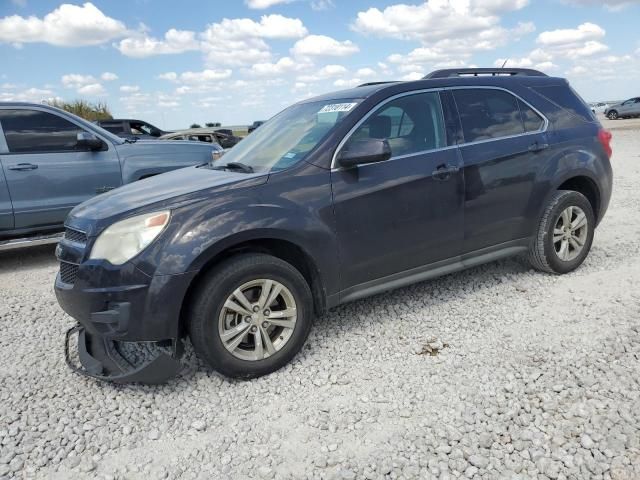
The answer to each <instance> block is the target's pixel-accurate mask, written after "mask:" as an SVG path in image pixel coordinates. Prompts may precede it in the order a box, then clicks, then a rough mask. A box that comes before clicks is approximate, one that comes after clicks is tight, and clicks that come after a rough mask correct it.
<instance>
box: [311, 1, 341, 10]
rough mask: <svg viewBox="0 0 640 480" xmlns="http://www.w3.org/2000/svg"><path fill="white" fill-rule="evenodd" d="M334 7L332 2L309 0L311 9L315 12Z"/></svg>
mask: <svg viewBox="0 0 640 480" xmlns="http://www.w3.org/2000/svg"><path fill="white" fill-rule="evenodd" d="M334 7H335V4H334V3H333V0H311V9H312V10H314V11H316V12H321V11H323V10H329V9H330V8H334Z"/></svg>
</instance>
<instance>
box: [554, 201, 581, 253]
mask: <svg viewBox="0 0 640 480" xmlns="http://www.w3.org/2000/svg"><path fill="white" fill-rule="evenodd" d="M588 234H589V224H588V221H587V216H586V214H585V213H584V211H583V210H582V209H581V208H580V207H576V206H569V207H567V208H565V209H564V210H563V211H562V213H560V216H559V217H558V219H557V220H556V223H555V226H554V228H553V248H554V250H555V252H556V255H557V256H558V258H559V259H560V260H562V261H564V262H570V261H571V260H574V259H575V258H576V257H577V256H578V255H580V253H581V252H582V250H583V249H584V245H585V243H586V241H587V237H588Z"/></svg>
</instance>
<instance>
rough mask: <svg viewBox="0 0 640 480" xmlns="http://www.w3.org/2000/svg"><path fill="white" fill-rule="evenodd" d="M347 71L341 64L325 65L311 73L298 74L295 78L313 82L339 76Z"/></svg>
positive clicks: (304, 81)
mask: <svg viewBox="0 0 640 480" xmlns="http://www.w3.org/2000/svg"><path fill="white" fill-rule="evenodd" d="M347 72H348V70H347V69H346V68H345V67H343V66H342V65H325V66H324V67H322V68H321V69H319V70H318V71H316V72H314V73H312V74H308V75H300V76H299V77H298V78H297V79H296V80H298V81H300V82H303V83H314V82H318V81H321V80H326V79H328V78H335V77H341V76H343V75H345V74H346V73H347Z"/></svg>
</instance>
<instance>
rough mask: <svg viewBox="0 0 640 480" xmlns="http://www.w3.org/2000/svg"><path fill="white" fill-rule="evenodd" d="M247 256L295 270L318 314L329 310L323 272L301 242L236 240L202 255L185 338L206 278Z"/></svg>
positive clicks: (192, 286) (271, 238)
mask: <svg viewBox="0 0 640 480" xmlns="http://www.w3.org/2000/svg"><path fill="white" fill-rule="evenodd" d="M245 253H264V254H268V255H272V256H274V257H276V258H279V259H281V260H283V261H285V262H287V263H289V264H290V265H292V266H293V267H295V268H296V269H297V270H298V271H299V272H300V273H301V274H302V276H303V277H304V278H305V280H306V281H307V283H308V285H309V288H310V290H311V294H312V297H313V306H314V312H315V314H316V315H320V314H322V313H323V312H325V311H326V309H327V295H326V289H325V285H324V281H323V279H322V276H321V274H320V270H319V269H318V266H317V265H316V263H315V262H314V261H313V259H312V257H311V255H309V253H308V252H306V251H305V250H304V249H303V248H302V247H301V246H300V245H299V244H298V243H296V242H293V241H291V240H289V239H283V238H280V237H276V236H264V237H258V238H251V239H242V238H236V239H235V241H233V240H230V241H228V242H227V243H226V245H225V246H224V247H223V248H211V249H209V251H206V252H204V253H203V254H202V255H201V256H200V259H199V262H198V263H199V264H200V268H199V271H198V274H197V275H196V276H195V277H194V278H193V280H192V281H191V283H190V285H189V287H188V289H187V292H186V294H185V295H184V297H183V301H182V308H181V311H180V335H184V333H185V332H186V330H185V327H186V313H187V308H188V305H189V304H190V302H191V299H192V298H193V295H194V293H195V292H196V290H197V287H198V285H199V284H200V282H201V281H202V279H203V278H204V277H205V276H206V275H207V274H208V273H209V272H210V271H211V270H212V269H214V268H215V267H216V266H217V265H219V264H220V263H221V262H223V261H225V260H228V259H230V258H232V257H234V256H237V255H242V254H245Z"/></svg>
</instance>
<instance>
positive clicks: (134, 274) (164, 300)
mask: <svg viewBox="0 0 640 480" xmlns="http://www.w3.org/2000/svg"><path fill="white" fill-rule="evenodd" d="M101 263H104V262H99V263H96V262H88V263H87V264H80V265H77V266H76V268H77V272H76V273H75V280H74V282H73V283H66V282H65V281H63V279H62V277H61V274H60V273H58V275H57V276H56V281H55V293H56V297H57V299H58V303H59V304H60V306H61V307H62V309H63V310H64V311H65V312H67V313H68V314H69V315H70V316H71V317H73V318H75V319H76V320H77V321H78V322H79V323H80V324H81V325H82V326H83V327H84V328H85V329H86V330H87V331H88V332H89V333H91V334H92V335H100V336H104V337H105V338H108V339H110V340H118V341H125V342H159V341H163V340H175V339H177V338H179V336H180V332H179V325H180V322H179V320H180V311H181V308H182V301H183V299H184V296H185V294H186V292H187V289H188V287H189V284H190V283H191V280H193V278H194V276H195V273H185V274H181V275H156V276H152V277H149V276H147V275H145V274H144V273H142V272H141V271H139V270H138V269H137V268H135V266H133V265H124V266H123V267H122V268H115V267H111V266H105V265H101Z"/></svg>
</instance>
